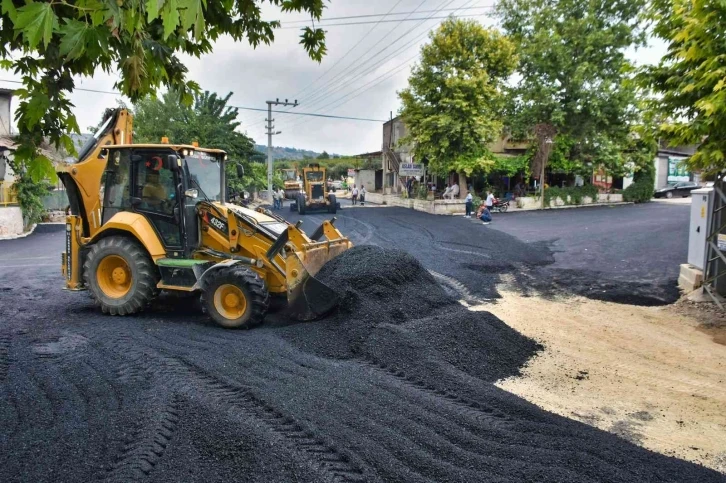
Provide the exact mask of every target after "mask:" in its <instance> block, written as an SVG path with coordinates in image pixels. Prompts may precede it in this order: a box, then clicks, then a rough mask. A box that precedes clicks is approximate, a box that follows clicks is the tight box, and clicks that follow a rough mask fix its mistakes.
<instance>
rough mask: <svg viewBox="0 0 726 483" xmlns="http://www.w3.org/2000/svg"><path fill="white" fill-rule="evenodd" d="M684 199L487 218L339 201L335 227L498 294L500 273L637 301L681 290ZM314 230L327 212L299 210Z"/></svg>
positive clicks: (521, 283)
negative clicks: (485, 221) (480, 219)
mask: <svg viewBox="0 0 726 483" xmlns="http://www.w3.org/2000/svg"><path fill="white" fill-rule="evenodd" d="M689 212H690V206H689V205H685V204H674V203H647V204H640V205H618V206H612V207H592V208H571V209H554V210H547V211H545V212H539V211H531V212H517V213H503V214H499V213H494V215H493V217H494V219H493V222H492V223H491V224H490V225H486V226H484V225H482V224H481V223H480V222H478V221H477V220H473V219H465V218H463V217H462V216H432V215H428V214H425V213H420V212H416V211H413V210H407V209H403V208H393V207H391V208H388V207H376V208H347V209H346V208H345V207H344V209H343V210H341V211H340V212H339V213H338V215H337V216H338V219H339V220H338V222H337V226H338V227H339V228H340V230H341V231H342V232H343V233H344V234H346V236H349V237H350V238H351V240H352V241H353V242H354V243H356V244H375V245H379V246H382V247H388V248H400V249H403V250H405V251H408V252H410V253H411V254H413V255H414V256H415V257H416V258H418V259H419V260H420V261H421V262H422V263H423V264H424V265H425V266H426V267H427V268H429V269H431V270H434V271H436V272H439V273H441V274H444V275H447V276H449V277H454V278H456V279H457V280H458V281H459V282H461V283H463V284H464V285H466V286H467V288H468V289H469V290H470V291H472V292H474V293H477V294H479V295H480V296H482V297H484V298H491V297H496V291H495V290H494V285H495V284H496V283H497V282H499V281H500V280H501V277H500V276H501V275H502V274H505V273H506V274H509V275H510V277H509V278H514V280H515V283H516V285H517V287H518V288H520V289H521V290H524V291H534V292H538V293H540V294H545V295H548V294H552V295H554V294H568V293H569V294H579V295H584V296H588V297H592V298H596V299H603V300H611V301H616V302H623V303H635V304H643V305H651V304H664V303H672V302H674V301H675V300H677V298H678V295H679V294H678V290H677V287H676V285H677V278H678V272H679V265H680V264H681V263H684V262H685V260H686V257H687V247H688V224H689ZM281 214H283V215H284V216H285V217H286V218H288V219H289V220H291V221H297V220H299V219H302V220H303V222H304V225H303V227H304V229H306V230H308V231H312V230H314V228H315V226H316V225H317V224H319V223H321V222H322V220H324V219H326V218H330V215H327V214H324V213H322V214H308V215H304V216H302V217H301V216H299V215H298V214H297V213H291V212H290V211H289V210H288V209H287V207H286V208H285V209H283V211H282V212H281Z"/></svg>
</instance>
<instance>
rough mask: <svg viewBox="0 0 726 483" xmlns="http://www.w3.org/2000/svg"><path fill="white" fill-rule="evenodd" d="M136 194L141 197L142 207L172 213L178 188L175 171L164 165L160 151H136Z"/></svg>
mask: <svg viewBox="0 0 726 483" xmlns="http://www.w3.org/2000/svg"><path fill="white" fill-rule="evenodd" d="M133 162H134V164H135V165H136V170H135V176H134V196H135V197H136V198H140V199H141V205H140V206H139V208H140V209H142V210H144V211H151V212H155V213H161V214H165V215H172V214H173V212H174V202H175V199H176V190H175V187H174V173H173V172H172V171H171V170H169V169H166V168H165V167H164V155H163V154H159V153H136V154H134V156H133Z"/></svg>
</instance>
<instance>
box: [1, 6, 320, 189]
mask: <svg viewBox="0 0 726 483" xmlns="http://www.w3.org/2000/svg"><path fill="white" fill-rule="evenodd" d="M264 1H265V0H215V1H207V0H146V1H142V0H114V1H108V0H76V1H73V2H68V1H65V0H47V1H33V0H2V1H1V2H0V19H1V22H0V25H1V28H0V58H1V59H2V60H1V61H0V67H3V68H5V69H12V70H14V71H15V72H16V73H17V74H19V75H21V76H22V80H23V84H24V86H23V88H22V89H19V90H18V91H17V95H18V97H19V98H20V104H19V106H18V110H17V114H16V119H17V125H18V129H19V131H20V142H21V146H20V148H19V149H18V151H17V152H16V154H15V156H16V159H17V160H18V162H19V163H20V164H22V165H26V167H27V169H28V172H29V174H31V176H32V177H33V178H34V179H36V180H37V179H42V178H43V177H47V176H48V177H51V178H53V177H54V173H53V168H52V166H51V164H50V162H49V161H48V160H47V159H46V158H44V157H42V156H40V155H39V154H38V150H37V148H38V146H39V145H40V143H41V142H42V140H43V139H44V138H45V139H48V140H50V141H51V142H53V143H55V144H56V145H63V146H65V148H66V149H67V150H68V151H70V152H73V151H74V148H73V142H72V141H71V139H70V137H69V136H68V135H67V134H68V133H69V132H79V129H78V124H77V122H76V118H75V116H74V115H73V112H72V108H73V105H72V104H71V102H70V101H69V100H68V97H67V94H68V93H69V92H71V91H73V89H74V87H75V83H74V80H73V76H92V75H93V74H94V73H96V72H97V71H99V70H102V71H105V72H114V73H117V74H118V76H119V80H118V81H117V82H116V84H115V85H114V87H115V88H117V89H119V90H120V91H121V93H122V94H123V95H125V96H128V97H129V98H130V99H131V100H132V101H133V102H136V101H138V100H139V99H142V98H144V97H146V96H147V95H150V94H154V93H155V92H156V90H157V89H158V88H159V87H160V86H162V85H165V86H167V87H169V88H170V89H172V90H174V91H176V92H178V93H179V96H180V100H181V101H182V102H183V103H185V104H190V103H191V102H192V100H193V98H192V94H193V93H194V92H198V90H199V86H198V85H197V84H196V83H195V82H194V81H190V80H187V79H186V73H187V68H186V67H185V65H184V63H183V62H182V61H181V60H180V59H179V57H178V54H182V53H183V54H188V55H193V56H196V57H200V56H202V55H204V54H207V53H209V52H211V51H212V48H213V45H214V41H216V40H218V39H220V38H221V37H223V36H225V37H227V36H228V37H230V38H232V39H233V40H234V41H236V42H240V41H243V40H246V41H247V42H249V44H251V45H252V46H253V47H256V46H257V45H260V44H262V43H264V44H269V43H271V42H272V41H274V38H275V36H274V29H275V28H277V27H279V22H278V21H267V20H263V19H262V13H261V5H262V4H263V3H264ZM267 2H268V3H270V4H272V5H276V6H279V7H280V8H281V10H282V11H283V12H302V13H306V14H308V15H310V16H311V18H312V19H314V20H318V19H320V16H321V15H322V12H323V8H324V2H323V0H267ZM300 43H301V44H302V46H303V48H304V49H305V50H306V52H307V53H308V55H309V56H310V57H311V58H313V59H314V60H317V61H320V60H321V59H322V57H323V55H324V54H325V52H326V48H325V33H324V31H323V30H322V29H317V28H311V27H305V28H303V29H302V35H301V39H300Z"/></svg>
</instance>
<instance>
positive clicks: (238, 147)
mask: <svg viewBox="0 0 726 483" xmlns="http://www.w3.org/2000/svg"><path fill="white" fill-rule="evenodd" d="M231 96H232V93H231V92H230V93H229V94H227V95H226V96H225V97H219V96H217V94H215V93H210V92H209V91H204V92H203V93H201V94H195V95H194V103H193V105H191V106H187V105H184V104H182V103H181V102H180V99H179V98H180V94H179V93H178V92H175V91H169V92H167V93H165V94H164V95H163V96H162V98H161V99H159V98H157V97H155V96H153V97H152V96H149V97H147V98H145V99H141V100H139V101H137V102H136V103H135V104H134V136H135V141H136V142H138V143H158V142H160V140H161V138H162V136H166V137H168V138H169V141H170V142H172V143H178V144H190V143H191V142H192V141H197V142H198V143H199V145H200V146H202V147H205V148H217V149H223V150H225V151H226V152H227V155H228V157H229V159H230V160H234V161H240V162H242V164H243V166H244V167H245V179H243V180H239V179H238V178H237V175H236V171H235V169H234V168H233V167H232V165H231V163H230V165H229V168H228V170H227V175H228V176H227V178H228V181H229V184H230V185H231V186H232V187H234V188H237V189H242V188H255V187H258V184H259V183H258V181H260V180H258V179H256V178H255V176H256V175H259V174H260V170H259V169H257V170H255V169H254V166H253V164H259V163H251V162H250V158H251V157H252V156H254V155H255V154H257V151H255V148H254V146H255V144H254V141H253V140H252V139H250V138H249V137H247V136H246V135H244V134H243V133H241V132H239V131H237V128H238V127H239V126H240V123H239V122H238V121H237V120H236V119H237V113H238V109H237V108H234V107H230V106H228V105H227V102H228V101H229V98H230V97H231ZM262 176H263V181H264V182H265V183H266V180H267V174H266V173H265V172H263V173H262Z"/></svg>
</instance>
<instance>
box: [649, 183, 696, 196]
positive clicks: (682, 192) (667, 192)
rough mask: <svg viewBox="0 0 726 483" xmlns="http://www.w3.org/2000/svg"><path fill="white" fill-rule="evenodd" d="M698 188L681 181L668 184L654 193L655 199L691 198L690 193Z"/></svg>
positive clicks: (694, 184)
mask: <svg viewBox="0 0 726 483" xmlns="http://www.w3.org/2000/svg"><path fill="white" fill-rule="evenodd" d="M698 188H700V186H699V185H698V184H697V183H694V182H693V181H681V182H678V183H668V185H667V186H664V187H663V188H661V189H658V190H656V191H655V195H654V196H655V197H656V198H673V197H674V196H682V197H686V196H691V191H693V190H695V189H698Z"/></svg>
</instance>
